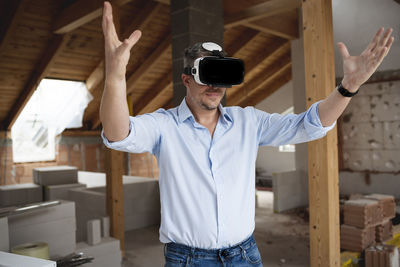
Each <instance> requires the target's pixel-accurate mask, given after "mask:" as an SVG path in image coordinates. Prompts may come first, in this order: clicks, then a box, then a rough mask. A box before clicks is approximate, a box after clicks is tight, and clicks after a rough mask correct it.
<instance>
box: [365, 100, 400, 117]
mask: <svg viewBox="0 0 400 267" xmlns="http://www.w3.org/2000/svg"><path fill="white" fill-rule="evenodd" d="M399 105H400V94H384V95H376V96H372V97H371V121H374V122H375V121H396V120H397V121H398V120H400V108H399Z"/></svg>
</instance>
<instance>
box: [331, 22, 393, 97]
mask: <svg viewBox="0 0 400 267" xmlns="http://www.w3.org/2000/svg"><path fill="white" fill-rule="evenodd" d="M392 31H393V29H391V28H390V29H388V30H387V31H386V32H385V34H384V35H383V36H381V35H382V33H383V32H384V28H380V29H379V30H378V32H377V33H376V35H375V37H374V39H373V40H372V41H371V42H370V43H369V45H368V47H367V48H366V49H365V50H364V51H363V52H362V53H361V55H359V56H350V54H349V52H348V50H347V47H346V45H345V44H344V43H342V42H339V43H338V44H337V45H338V47H339V50H340V53H341V54H342V58H343V72H344V75H343V80H342V85H343V87H344V88H346V89H347V90H349V91H350V92H355V91H357V90H358V88H359V87H360V86H361V85H362V84H363V83H365V82H366V81H367V80H368V79H369V77H371V75H372V74H373V73H374V72H375V70H376V69H377V68H378V67H379V65H380V64H381V63H382V60H383V59H384V58H385V56H386V55H387V54H388V52H389V50H390V47H391V46H392V44H393V41H394V37H392V36H391V34H392Z"/></svg>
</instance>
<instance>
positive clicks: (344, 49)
mask: <svg viewBox="0 0 400 267" xmlns="http://www.w3.org/2000/svg"><path fill="white" fill-rule="evenodd" d="M337 46H338V48H339V51H340V53H341V54H342V58H343V59H345V58H348V57H349V56H350V54H349V51H348V50H347V47H346V45H345V44H344V43H342V42H339V43H337Z"/></svg>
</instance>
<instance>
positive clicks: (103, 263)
mask: <svg viewBox="0 0 400 267" xmlns="http://www.w3.org/2000/svg"><path fill="white" fill-rule="evenodd" d="M121 261H122V256H121V253H115V254H108V255H106V256H99V257H95V258H94V260H93V261H92V262H90V263H86V264H85V267H109V266H113V267H114V266H115V267H119V266H121Z"/></svg>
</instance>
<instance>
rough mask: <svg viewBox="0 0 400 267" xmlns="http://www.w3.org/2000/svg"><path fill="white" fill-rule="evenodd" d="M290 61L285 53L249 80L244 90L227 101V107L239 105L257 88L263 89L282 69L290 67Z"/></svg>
mask: <svg viewBox="0 0 400 267" xmlns="http://www.w3.org/2000/svg"><path fill="white" fill-rule="evenodd" d="M290 64H291V59H290V53H289V52H288V53H286V54H285V55H284V56H283V57H281V58H279V59H277V60H276V61H275V63H274V64H272V65H270V66H268V67H267V68H266V69H265V70H263V71H261V73H260V74H259V75H258V76H257V77H255V78H254V79H252V80H250V81H249V82H248V83H246V84H245V85H244V87H245V88H246V90H240V91H238V92H237V93H236V94H235V95H233V96H231V97H230V98H229V99H228V100H229V105H233V106H234V105H239V104H242V103H243V102H245V100H246V98H248V97H249V96H251V95H252V94H254V93H255V92H257V89H258V88H261V87H264V86H265V85H266V84H267V83H269V82H270V81H271V80H273V79H274V78H275V77H276V76H277V75H278V74H279V71H281V70H282V69H284V68H287V66H290Z"/></svg>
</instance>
